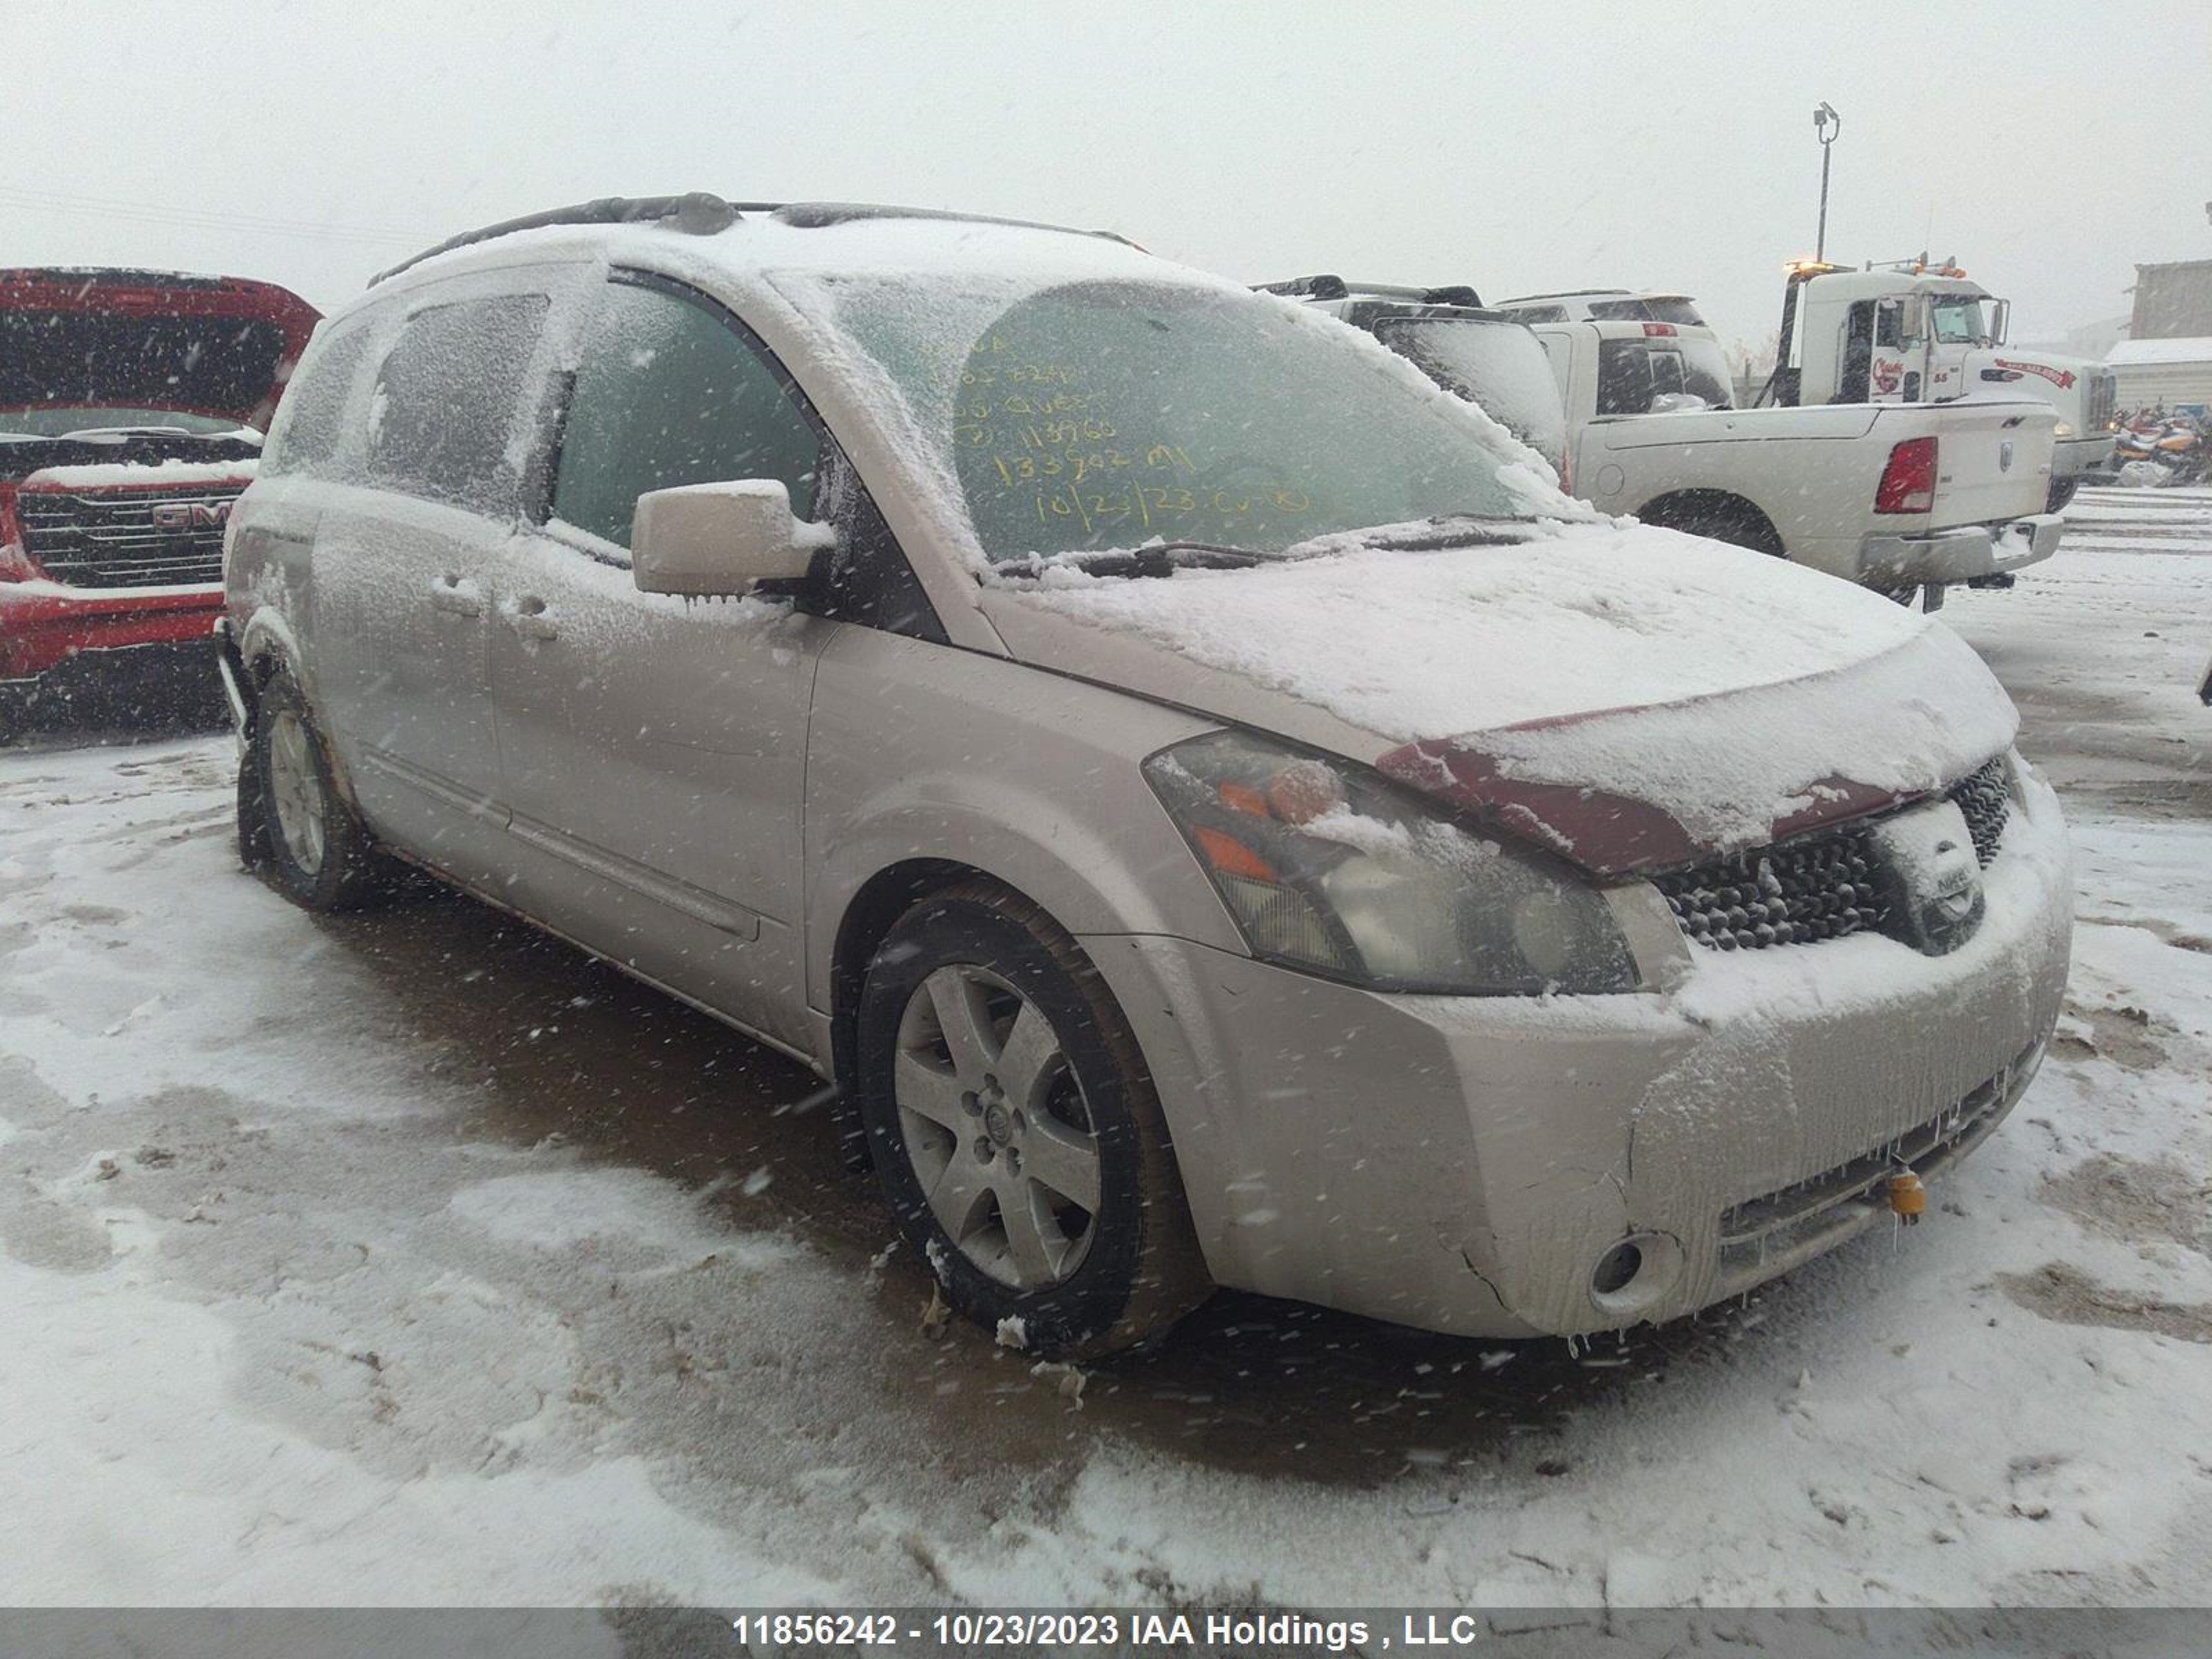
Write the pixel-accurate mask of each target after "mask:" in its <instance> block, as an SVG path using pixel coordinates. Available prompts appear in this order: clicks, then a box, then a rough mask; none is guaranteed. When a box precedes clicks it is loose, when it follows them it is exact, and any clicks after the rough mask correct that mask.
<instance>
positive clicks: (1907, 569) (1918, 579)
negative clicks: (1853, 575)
mask: <svg viewBox="0 0 2212 1659" xmlns="http://www.w3.org/2000/svg"><path fill="white" fill-rule="evenodd" d="M2062 534H2063V525H2062V523H2061V521H2060V520H2059V517H2058V515H2057V513H2036V514H2034V515H2033V517H2030V518H2025V519H2014V520H2010V521H2009V522H2008V523H2005V524H1998V525H1984V524H1973V525H1962V526H1959V527H1958V528H1957V529H1954V530H1931V531H1929V532H1927V533H1926V534H1925V535H1921V536H1884V535H1871V536H1869V537H1867V538H1864V539H1863V541H1861V542H1860V543H1859V550H1858V579H1859V580H1861V581H1862V582H1864V583H1866V584H1867V585H1868V586H1873V587H1894V586H1905V584H1908V583H1911V584H1916V585H1933V586H1939V587H1940V586H1945V585H1947V584H1948V583H1951V582H1965V581H1972V580H1974V579H1975V578H1976V577H1978V576H1995V575H2000V574H2003V573H2004V572H2006V571H2009V570H2019V569H2021V568H2025V567H2027V566H2028V565H2031V564H2040V563H2041V562H2043V561H2044V560H2045V559H2047V558H2049V557H2050V556H2051V555H2052V554H2054V553H2056V552H2057V550H2058V542H2059V538H2060V537H2061V535H2062Z"/></svg>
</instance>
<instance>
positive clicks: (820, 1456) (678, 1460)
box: [0, 492, 2212, 1607]
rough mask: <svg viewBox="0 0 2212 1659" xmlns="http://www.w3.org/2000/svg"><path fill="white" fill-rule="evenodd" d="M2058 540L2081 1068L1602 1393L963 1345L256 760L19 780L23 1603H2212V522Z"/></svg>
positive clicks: (2051, 695) (812, 1176)
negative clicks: (292, 844)
mask: <svg viewBox="0 0 2212 1659" xmlns="http://www.w3.org/2000/svg"><path fill="white" fill-rule="evenodd" d="M2072 517H2073V519H2074V520H2075V542H2074V544H2073V545H2072V546H2070V547H2069V550H2067V551H2065V552H2063V553H2062V554H2061V555H2060V556H2059V557H2058V559H2057V561H2055V562H2053V563H2051V564H2050V565H2046V566H2044V567H2042V568H2039V569H2038V570H2035V571H2033V572H2031V573H2029V574H2027V576H2026V577H2024V578H2023V579H2022V580H2021V584H2020V586H2019V587H2018V588H2017V589H2016V590H2015V591H2014V592H2008V593H1994V592H1987V593H1985V592H1972V593H1960V594H1956V595H1954V598H1953V601H1952V605H1951V608H1950V610H1949V611H1947V613H1946V615H1947V617H1948V618H1949V619H1950V620H1952V621H1953V622H1954V625H1956V626H1957V627H1958V628H1959V629H1960V631H1961V632H1962V633H1963V634H1964V635H1966V637H1967V638H1968V639H1969V640H1970V641H1972V643H1973V644H1974V645H1975V647H1977V648H1978V649H1979V650H1980V651H1982V652H1983V653H1984V655H1985V656H1986V657H1987V658H1988V659H1989V660H1990V662H1991V664H1992V665H1994V666H1995V667H1996V670H1997V671H1998V672H1999V674H2000V675H2001V677H2002V678H2004V680H2005V682H2006V684H2008V687H2009V688H2010V689H2011V690H2013V692H2014V694H2015V696H2016V697H2017V698H2018V699H2019V700H2020V702H2021V704H2022V706H2023V708H2024V709H2025V710H2026V712H2027V720H2028V726H2027V732H2026V734H2025V736H2024V738H2023V740H2022V741H2023V746H2024V747H2025V748H2027V750H2028V751H2029V753H2030V754H2031V756H2032V757H2033V758H2035V759H2037V760H2038V761H2039V762H2040V763H2043V764H2044V765H2045V767H2046V769H2048V770H2049V771H2050V773H2051V775H2053V776H2054V778H2055V779H2056V780H2057V781H2058V782H2059V784H2060V785H2061V787H2062V789H2063V791H2064V792H2065V793H2066V795H2067V797H2068V804H2069V812H2070V814H2071V817H2072V823H2073V827H2074V829H2075V838H2076V844H2077V856H2078V865H2079V874H2080V884H2081V901H2080V908H2079V915H2080V919H2081V927H2080V931H2079V933H2078V934H2077V963H2076V969H2075V979H2074V985H2073V991H2072V1000H2071V1003H2070V1006H2069V1012H2068V1014H2067V1017H2066V1020H2065V1024H2064V1025H2063V1034H2062V1036H2061V1039H2060V1042H2059V1043H2058V1045H2057V1053H2056V1054H2055V1055H2054V1057H2053V1059H2052V1060H2051V1063H2050V1064H2049V1065H2048V1066H2046V1067H2045V1071H2044V1073H2043V1075H2042V1077H2041V1079H2039V1081H2038V1082H2037V1084H2036V1085H2035V1086H2034V1088H2033V1091H2031V1093H2030V1094H2029V1096H2028V1097H2027V1100H2026V1102H2025V1103H2023V1104H2022V1105H2021V1108H2020V1109H2019V1110H2018V1112H2017V1113H2016V1114H2015V1116H2014V1117H2013V1118H2012V1119H2011V1121H2009V1122H2008V1124H2007V1125H2006V1127H2004V1128H2003V1130H2002V1132H2001V1133H1999V1134H1998V1135H1997V1136H1996V1138H1995V1139H1993V1140H1992V1141H1991V1142H1990V1144H1989V1145H1988V1146H1986V1147H1984V1149H1983V1150H1982V1151H1981V1152H1979V1153H1978V1154H1977V1155H1976V1156H1975V1157H1974V1158H1972V1159H1970V1160H1968V1161H1967V1163H1966V1164H1965V1165H1964V1166H1963V1167H1962V1168H1961V1170H1960V1171H1959V1173H1958V1174H1957V1176H1955V1178H1954V1179H1953V1180H1951V1181H1950V1182H1947V1183H1946V1184H1945V1185H1944V1186H1943V1187H1942V1189H1941V1190H1940V1191H1939V1192H1938V1193H1937V1194H1936V1203H1935V1206H1934V1207H1933V1210H1932V1212H1931V1213H1930V1214H1929V1217H1928V1218H1927V1220H1926V1222H1925V1224H1924V1225H1921V1226H1919V1227H1917V1228H1916V1229H1913V1230H1911V1231H1910V1232H1904V1231H1899V1232H1898V1233H1895V1234H1890V1233H1884V1234H1881V1235H1879V1236H1876V1237H1869V1238H1867V1239H1864V1240H1862V1241H1860V1242H1859V1243H1856V1244H1854V1245H1852V1246H1850V1247H1849V1248H1847V1249H1844V1250H1843V1251H1841V1252H1839V1253H1838V1254H1837V1255H1833V1256H1831V1257H1829V1258H1827V1259H1826V1260H1824V1261H1820V1262H1819V1263H1816V1264H1814V1266H1812V1267H1808V1268H1807V1269H1805V1270H1803V1271H1801V1272H1799V1273H1796V1274H1795V1275H1793V1276H1791V1277H1790V1278H1788V1279H1785V1280H1784V1281H1782V1282H1781V1283H1779V1284H1778V1285H1774V1286H1772V1287H1771V1288H1770V1289H1768V1290H1767V1291H1764V1292H1761V1293H1759V1295H1757V1296H1754V1297H1752V1298H1751V1299H1750V1300H1749V1302H1748V1303H1747V1304H1746V1305H1744V1306H1741V1307H1735V1308H1730V1309H1729V1310H1724V1311H1722V1312H1719V1313H1716V1314H1713V1315H1710V1316H1706V1317H1705V1318H1704V1319H1702V1320H1699V1321H1697V1322H1687V1323H1684V1324H1680V1325H1677V1326H1674V1327H1669V1328H1665V1329H1662V1330H1659V1331H1656V1332H1644V1333H1640V1334H1637V1335H1635V1336H1633V1337H1632V1338H1631V1339H1630V1340H1626V1341H1625V1342H1623V1343H1621V1344H1620V1345H1619V1346H1613V1345H1612V1344H1610V1343H1607V1344H1601V1345H1599V1346H1598V1347H1597V1348H1596V1349H1595V1351H1594V1352H1585V1353H1583V1354H1581V1355H1579V1356H1577V1355H1573V1354H1570V1353H1568V1352H1565V1348H1564V1346H1561V1345H1556V1344H1529V1345H1520V1346H1516V1345H1505V1344H1496V1343H1470V1342H1464V1341H1452V1340H1444V1339H1442V1338H1431V1337H1425V1336H1418V1335H1413V1334H1407V1333H1404V1332H1399V1331H1394V1330H1390V1329H1387V1328H1381V1327H1376V1326H1373V1325H1369V1324H1365V1323H1363V1322H1358V1321H1355V1320H1351V1319H1347V1318H1341V1317H1338V1316H1330V1315H1325V1314H1320V1313H1316V1312H1312V1311H1310V1310H1300V1309H1297V1308H1291V1307H1286V1306H1284V1305H1281V1304H1272V1303H1267V1302H1264V1301H1261V1300H1258V1299H1256V1298H1249V1297H1223V1298H1221V1299H1219V1300H1218V1302H1217V1303H1216V1304H1214V1305H1212V1306H1211V1307H1209V1308H1208V1309H1207V1310H1204V1311H1203V1312H1201V1313H1200V1315H1198V1316H1195V1317H1194V1319H1192V1320H1191V1321H1190V1322H1188V1325H1187V1326H1186V1327H1185V1328H1183V1330H1182V1332H1181V1333H1180V1334H1178V1336H1177V1338H1176V1340H1175V1341H1174V1342H1172V1343H1171V1344H1170V1346H1169V1347H1168V1348H1167V1350H1166V1352H1164V1353H1162V1354H1160V1355H1158V1357H1156V1358H1152V1359H1150V1360H1147V1361H1145V1362H1141V1363H1133V1364H1124V1365H1117V1366H1113V1367H1102V1368H1099V1369H1097V1370H1093V1371H1092V1372H1091V1373H1090V1374H1089V1375H1088V1376H1082V1377H1073V1376H1066V1375H1062V1374H1059V1373H1054V1372H1049V1371H1048V1372H1047V1373H1045V1374H1042V1375H1041V1374H1037V1373H1036V1372H1035V1371H1033V1370H1032V1369H1031V1367H1030V1364H1029V1363H1028V1362H1026V1361H1025V1360H1024V1358H1022V1357H1021V1356H1019V1355H1018V1354H1016V1353H1013V1352H1009V1351H1008V1350H1006V1349H1004V1348H1000V1347H998V1346H994V1345H993V1343H992V1342H991V1341H990V1340H988V1338H987V1337H986V1336H985V1335H983V1334H981V1333H978V1332H975V1331H971V1330H969V1329H967V1328H963V1327H960V1326H957V1325H956V1326H955V1327H954V1328H952V1329H951V1331H950V1332H949V1333H948V1334H945V1335H943V1336H941V1337H935V1338H933V1336H931V1335H930V1334H927V1333H926V1332H925V1331H924V1329H923V1328H922V1326H923V1321H922V1317H921V1316H922V1311H923V1309H924V1306H925V1304H926V1303H927V1299H928V1281H927V1276H926V1274H925V1273H923V1272H921V1270H919V1269H918V1267H917V1266H916V1264H915V1263H914V1262H913V1261H908V1260H905V1259H903V1258H902V1257H901V1256H900V1255H897V1254H896V1253H895V1254H893V1255H891V1256H890V1257H889V1259H887V1260H883V1261H878V1260H876V1259H875V1257H876V1253H877V1251H878V1248H879V1245H880V1243H881V1240H882V1238H883V1237H884V1235H885V1224H884V1218H883V1215H882V1212H881V1211H880V1209H879V1208H878V1206H877V1204H876V1202H875V1201H874V1200H873V1198H872V1194H871V1192H870V1190H869V1188H868V1187H867V1186H866V1183H865V1182H860V1181H859V1180H857V1179H856V1178H854V1177H853V1176H848V1175H847V1174H845V1173H844V1172H843V1171H842V1170H841V1169H840V1168H839V1167H838V1166H837V1164H836V1158H835V1157H834V1155H833V1152H832V1151H831V1149H830V1147H829V1144H828V1142H829V1136H828V1134H827V1133H826V1131H825V1126H824V1125H823V1122H822V1121H821V1119H820V1117H819V1116H818V1115H814V1114H811V1113H810V1112H808V1111H806V1110H805V1109H803V1107H804V1103H805V1102H806V1101H807V1100H808V1097H810V1096H811V1094H812V1093H813V1091H814V1086H815V1085H814V1084H813V1080H812V1079H811V1078H809V1077H808V1076H806V1075H805V1073H802V1072H800V1071H799V1069H798V1068H796V1067H794V1066H791V1065H789V1064H788V1063H787V1062H786V1061H783V1060H778V1059H776V1058H775V1057H773V1056H770V1055H768V1054H763V1053H762V1052H761V1051H758V1050H757V1049H754V1048H750V1047H749V1046H748V1045H746V1044H744V1043H743V1042H739V1041H738V1040H737V1039H735V1038H733V1037H732V1036H728V1035H727V1034H726V1033H724V1032H722V1031H721V1030H719V1029H718V1028H716V1027H714V1026H713V1025H712V1024H708V1022H706V1021H704V1020H703V1019H701V1018H697V1017H696V1016H694V1015H692V1014H690V1013H689V1012H685V1011H684V1010H682V1009H680V1008H678V1007H676V1006H673V1005H671V1004H669V1003H667V1002H665V1001H664V1000H659V999H657V998H655V997H653V996H652V995H651V994H647V993H645V992H643V991H641V990H639V989H636V988H635V987H631V986H629V984H628V983H627V982H626V981H623V980H621V979H620V978H618V977H617V976H616V975H612V974H611V973H609V972H607V971H606V970H604V969H599V968H596V967H594V966H592V965H591V964H589V963H586V962H584V961H583V960H581V959H580V957H576V956H575V955H574V953H573V952H570V951H567V950H565V949H564V948H562V947H560V946H557V945H551V944H549V943H547V942H545V941H543V940H541V939H537V938H535V937H534V936H532V934H530V933H529V932H528V931H527V930H526V929H524V928H521V927H518V926H516V925H513V924H511V923H507V922H503V921H500V920H499V919H498V918H496V917H495V916H494V915H491V914H489V913H488V912H485V911H483V910H482V909H480V908H477V907H475V906H473V905H471V904H469V903H467V902H462V901H458V900H453V899H450V898H443V897H439V896H423V897H421V898H418V899H416V900H415V901H413V902H410V903H408V904H406V905H404V906H402V907H400V908H396V909H392V910H390V911H386V912H384V913H381V914H379V915H369V916H365V917H360V918H353V919H348V920H343V921H315V920H313V919H310V918H308V917H307V916H305V915H301V914H300V913H299V912H297V911H295V910H293V909H291V908H289V907H287V906H286V905H285V904H283V902H281V901H280V900H278V899H277V898H276V896H274V895H273V894H271V893H270V892H269V891H268V890H265V889H264V888H263V887H262V886H260V885H259V884H258V883H256V882H254V881H253V880H252V879H250V878H247V877H246V876H244V875H242V874H240V872H238V870H237V868H236V866H235V862H234V859H233V857H232V852H231V842H230V839H229V836H230V815H231V805H230V776H231V765H232V763H231V758H230V750H229V744H228V739H227V738H221V737H211V736H192V737H186V738H167V739H164V740H161V741H157V742H153V743H147V744H134V745H127V746H97V745H94V746H76V747H69V746H65V745H64V744H59V743H56V742H53V741H51V740H50V741H49V742H48V743H47V744H44V745H33V746H31V747H29V748H19V749H17V750H12V751H5V752H0V1602H9V1603H25V1602H60V1603H66V1602H91V1603H120V1602H129V1603H140V1604H149V1605H159V1604H180V1603H206V1602H258V1603H271V1602H290V1603H415V1604H422V1603H439V1602H468V1603H484V1604H507V1605H515V1604H525V1603H568V1602H576V1601H635V1602H651V1601H679V1602H690V1603H709V1604H759V1603H764V1602H786V1601H801V1600H810V1599H816V1598H819V1599H823V1600H829V1601H875V1600H892V1601H909V1602H911V1601H942V1600H947V1599H962V1600H967V1599H972V1600H976V1601H996V1602H1022V1603H1030V1604H1036V1603H1058V1602H1063V1601H1096V1600H1104V1601H1119V1602H1124V1603H1130V1602H1144V1603H1158V1602H1160V1601H1170V1600H1172V1601H1205V1602H1220V1601H1236V1602H1247V1601H1252V1600H1254V1599H1255V1598H1257V1599H1261V1600H1267V1601H1279V1602H1283V1603H1288V1604H1293V1605H1299V1606H1309V1607H1310V1606H1324V1605H1348V1604H1355V1603H1370V1604H1372V1603H1376V1602H1383V1601H1389V1602H1462V1601H1463V1602H1474V1603H1483V1604H1488V1605H1492V1606H1514V1605H1518V1606H1529V1605H1537V1604H1557V1603H1574V1604H1584V1605H1595V1604H1598V1603H1601V1602H1603V1603H1609V1604H1612V1605H1615V1606H1622V1605H1630V1604H1661V1603H1681V1602H1689V1601H1701V1602H1704V1603H1707V1604H1714V1603H1735V1602H1745V1603H1751V1602H1806V1601H1826V1602H1832V1603H1844V1604H1857V1605H1864V1604H1869V1603H1891V1602H1902V1603H1917V1604H1927V1605H1939V1606H1940V1605H1952V1606H1957V1605H1961V1604H1978V1603H1984V1602H1990V1601H1996V1602H2007V1603H2028V1604H2055V1603H2083V1602H2086V1603H2106V1604H2136V1605H2161V1604H2163V1605H2176V1604H2196V1603H2203V1602H2206V1601H2212V1443H2208V1442H2207V1440H2206V1438H2205V1435H2204V1431H2203V1425H2204V1421H2205V1402H2206V1401H2212V1190H2208V1185H2207V1176H2208V1170H2212V1081H2208V1079H2212V710H2207V709H2205V708H2201V707H2200V706H2199V705H2198V704H2197V702H2196V701H2195V698H2194V696H2193V695H2192V690H2193V686H2194V683H2195V679H2196V677H2197V674H2198V673H2199V672H2200V671H2202V669H2203V665H2204V661H2203V659H2204V658H2205V657H2206V656H2207V655H2208V654H2212V630H2208V629H2207V626H2206V619H2207V618H2208V617H2212V492H2192V493H2189V494H2183V493H2180V492H2160V493H2159V494H2157V495H2154V496H2153V495H2149V494H2148V493H2135V494H2129V495H2118V494H2112V493H2106V492H2091V493H2090V494H2089V495H2087V496H2085V498H2084V499H2083V501H2081V503H2079V504H2078V505H2077V506H2076V507H2075V509H2074V511H2073V514H2072Z"/></svg>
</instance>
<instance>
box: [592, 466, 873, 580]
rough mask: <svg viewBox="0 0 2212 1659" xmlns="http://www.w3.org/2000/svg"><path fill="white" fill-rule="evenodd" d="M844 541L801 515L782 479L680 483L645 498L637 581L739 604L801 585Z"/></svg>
mask: <svg viewBox="0 0 2212 1659" xmlns="http://www.w3.org/2000/svg"><path fill="white" fill-rule="evenodd" d="M836 540H837V537H836V532H835V531H833V530H831V529H830V528H829V526H827V525H819V524H809V523H808V522H806V520H803V519H800V518H798V517H796V516H794V515H793V513H792V510H791V492H790V491H789V490H787V489H785V488H784V487H783V485H782V484H781V483H779V482H778V481H776V480H775V479H774V478H745V479H741V480H739V481H738V482H736V483H701V484H678V485H677V486H676V487H674V488H673V489H652V490H647V492H646V493H645V494H644V495H640V496H639V497H638V498H637V519H636V521H635V525H634V526H633V527H632V529H631V532H630V574H631V577H632V579H633V580H635V582H636V583H637V586H638V588H639V590H640V591H641V592H647V593H681V594H684V595H686V596H688V597H690V598H692V599H737V598H739V597H741V596H743V595H744V594H746V593H750V592H752V591H753V590H754V589H755V588H757V587H758V586H761V585H762V584H763V583H764V582H791V581H797V580H800V579H801V578H803V577H804V576H805V574H806V573H807V568H808V567H809V566H810V565H811V564H812V563H813V562H814V556H815V554H816V553H817V552H819V551H820V550H822V549H823V548H825V547H834V546H836Z"/></svg>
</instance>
